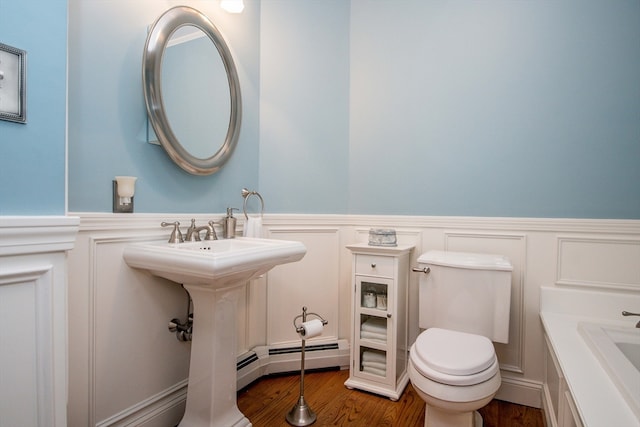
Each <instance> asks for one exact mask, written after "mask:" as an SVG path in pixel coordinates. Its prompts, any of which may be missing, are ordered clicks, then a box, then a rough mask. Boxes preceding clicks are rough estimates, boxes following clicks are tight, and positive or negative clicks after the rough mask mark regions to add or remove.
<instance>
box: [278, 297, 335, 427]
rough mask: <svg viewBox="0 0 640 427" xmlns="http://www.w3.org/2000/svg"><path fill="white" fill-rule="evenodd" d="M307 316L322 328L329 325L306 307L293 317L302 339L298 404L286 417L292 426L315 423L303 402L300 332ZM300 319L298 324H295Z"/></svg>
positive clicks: (312, 413) (313, 416) (311, 413)
mask: <svg viewBox="0 0 640 427" xmlns="http://www.w3.org/2000/svg"><path fill="white" fill-rule="evenodd" d="M307 316H315V317H317V318H318V319H320V321H321V322H322V326H324V325H326V324H327V323H329V322H328V321H327V320H325V319H324V318H323V317H322V316H320V315H319V314H317V313H312V312H309V313H307V307H306V306H303V307H302V314H300V315H298V316H296V317H294V319H293V326H294V328H295V329H296V332H297V333H298V334H301V337H303V338H302V347H301V350H300V397H299V398H298V402H297V403H296V404H295V405H294V406H293V408H291V410H290V411H289V413H288V414H287V416H286V419H287V422H288V423H289V424H291V425H292V426H308V425H311V424H313V423H315V422H316V418H317V416H316V414H315V412H313V411H312V410H311V408H310V407H309V405H307V402H305V400H304V347H305V341H306V340H305V339H304V335H303V334H302V332H304V326H303V325H304V323H305V322H306V321H307ZM300 319H302V322H301V323H300V324H297V323H296V322H297V321H298V320H300Z"/></svg>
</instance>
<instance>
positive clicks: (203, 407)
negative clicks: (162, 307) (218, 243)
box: [179, 282, 251, 427]
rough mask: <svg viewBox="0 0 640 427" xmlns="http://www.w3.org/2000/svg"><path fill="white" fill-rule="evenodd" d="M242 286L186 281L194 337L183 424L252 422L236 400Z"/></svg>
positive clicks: (236, 426)
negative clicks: (237, 308) (239, 294)
mask: <svg viewBox="0 0 640 427" xmlns="http://www.w3.org/2000/svg"><path fill="white" fill-rule="evenodd" d="M242 286H244V282H242V283H241V284H238V285H235V286H231V287H227V288H222V289H217V290H216V289H214V288H212V287H205V286H198V285H188V284H185V285H184V287H185V289H187V291H189V294H190V295H191V299H192V300H193V340H192V341H191V362H190V363H191V364H190V366H189V385H188V388H187V409H186V412H185V415H184V418H183V419H182V421H181V422H180V424H179V427H247V426H251V422H249V420H248V419H247V418H246V417H245V416H244V415H243V414H242V412H240V410H239V409H238V405H237V403H236V393H237V390H236V387H237V374H236V358H237V357H236V312H237V310H236V307H237V302H238V290H239V289H240V288H241V287H242Z"/></svg>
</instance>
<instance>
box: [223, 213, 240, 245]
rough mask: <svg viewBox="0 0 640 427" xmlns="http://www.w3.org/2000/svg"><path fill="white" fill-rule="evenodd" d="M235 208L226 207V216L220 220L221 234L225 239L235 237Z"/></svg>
mask: <svg viewBox="0 0 640 427" xmlns="http://www.w3.org/2000/svg"><path fill="white" fill-rule="evenodd" d="M234 210H236V211H237V210H238V209H237V208H227V216H226V217H225V218H224V219H223V220H222V235H223V236H224V238H225V239H234V238H235V237H236V218H235V217H234V216H233V211H234Z"/></svg>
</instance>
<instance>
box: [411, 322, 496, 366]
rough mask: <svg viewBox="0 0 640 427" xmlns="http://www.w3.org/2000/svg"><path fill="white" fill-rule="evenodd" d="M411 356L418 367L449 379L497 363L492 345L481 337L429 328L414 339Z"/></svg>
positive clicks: (485, 338)
mask: <svg viewBox="0 0 640 427" xmlns="http://www.w3.org/2000/svg"><path fill="white" fill-rule="evenodd" d="M414 353H415V354H414V356H415V358H417V359H418V360H419V361H420V362H422V363H421V364H424V365H426V366H427V367H429V368H431V369H432V370H434V371H436V372H440V373H443V374H448V375H473V374H477V373H479V372H482V371H484V370H486V369H488V368H489V367H491V365H493V364H494V363H495V361H496V355H495V350H494V348H493V344H492V343H491V341H490V340H489V339H488V338H487V337H483V336H482V335H475V334H468V333H465V332H458V331H451V330H447V329H440V328H430V329H427V330H426V331H424V332H423V333H421V334H420V335H419V336H418V339H416V343H415V346H414Z"/></svg>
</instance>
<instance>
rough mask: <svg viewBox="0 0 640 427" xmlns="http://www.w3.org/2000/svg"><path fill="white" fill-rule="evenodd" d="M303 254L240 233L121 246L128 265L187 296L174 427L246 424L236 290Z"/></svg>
mask: <svg viewBox="0 0 640 427" xmlns="http://www.w3.org/2000/svg"><path fill="white" fill-rule="evenodd" d="M305 253H306V248H305V247H304V245H303V244H302V243H299V242H292V241H286V240H272V239H253V238H244V237H243V238H236V239H228V240H212V241H204V242H189V243H179V244H170V243H137V244H132V245H129V246H127V247H126V248H125V250H124V255H123V256H124V260H125V262H126V263H127V264H128V265H129V266H130V267H135V268H140V269H145V270H148V271H149V272H150V273H151V274H153V275H155V276H159V277H164V278H166V279H169V280H172V281H174V282H176V283H182V284H183V285H184V287H185V288H186V289H187V291H189V294H190V295H191V299H192V300H193V311H194V314H193V321H194V324H193V341H192V344H191V364H190V367H189V385H188V388H187V408H186V412H185V415H184V418H183V419H182V421H181V422H180V425H179V426H180V427H230V426H233V427H241V426H242V427H245V426H251V423H250V422H249V420H248V419H247V418H246V417H245V416H244V415H243V414H242V413H241V412H240V410H239V409H238V406H237V404H236V336H235V331H236V304H237V301H236V299H237V297H236V295H237V292H236V291H237V288H238V287H240V286H244V284H245V283H246V282H247V281H248V280H250V279H252V278H255V277H257V276H259V275H261V274H264V273H266V272H267V271H269V270H270V269H272V268H273V267H275V266H276V265H280V264H285V263H289V262H295V261H299V260H300V259H302V257H303V256H304V255H305Z"/></svg>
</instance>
